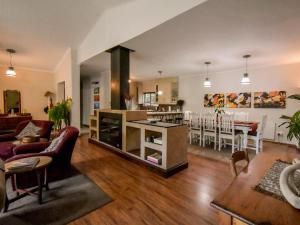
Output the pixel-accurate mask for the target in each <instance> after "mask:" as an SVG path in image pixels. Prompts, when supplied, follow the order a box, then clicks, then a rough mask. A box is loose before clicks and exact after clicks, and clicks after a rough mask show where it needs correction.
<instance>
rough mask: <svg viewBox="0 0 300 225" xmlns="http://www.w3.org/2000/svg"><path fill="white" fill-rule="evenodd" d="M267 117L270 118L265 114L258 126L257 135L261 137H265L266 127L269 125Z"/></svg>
mask: <svg viewBox="0 0 300 225" xmlns="http://www.w3.org/2000/svg"><path fill="white" fill-rule="evenodd" d="M267 118H268V117H267V115H263V116H262V118H261V120H260V122H259V124H258V127H257V131H256V133H257V136H259V137H261V138H262V137H263V135H264V132H265V128H266V125H267Z"/></svg>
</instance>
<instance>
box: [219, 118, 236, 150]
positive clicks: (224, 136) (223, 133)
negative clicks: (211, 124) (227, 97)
mask: <svg viewBox="0 0 300 225" xmlns="http://www.w3.org/2000/svg"><path fill="white" fill-rule="evenodd" d="M218 127H219V151H221V148H222V146H223V143H224V145H227V144H229V145H231V147H232V153H234V152H235V151H234V150H235V149H237V150H240V140H241V137H240V134H236V132H235V129H234V116H233V115H226V114H224V115H219V117H218ZM226 140H230V141H231V142H226Z"/></svg>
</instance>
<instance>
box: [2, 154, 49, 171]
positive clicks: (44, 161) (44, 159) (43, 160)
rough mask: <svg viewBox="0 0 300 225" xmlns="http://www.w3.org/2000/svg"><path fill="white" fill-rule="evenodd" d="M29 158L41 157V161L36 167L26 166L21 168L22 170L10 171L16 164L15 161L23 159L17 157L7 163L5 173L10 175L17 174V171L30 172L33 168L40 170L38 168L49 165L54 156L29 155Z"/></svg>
mask: <svg viewBox="0 0 300 225" xmlns="http://www.w3.org/2000/svg"><path fill="white" fill-rule="evenodd" d="M28 158H30V159H31V158H39V159H40V161H39V163H38V164H37V165H36V166H35V167H34V168H24V169H20V170H17V171H16V170H14V171H10V170H9V168H10V167H11V166H12V165H14V163H15V162H18V161H21V160H22V159H17V160H14V161H11V162H8V163H5V174H7V175H10V174H15V173H24V172H28V171H33V170H38V169H42V168H44V167H46V166H48V165H49V164H50V163H51V162H52V158H51V157H49V156H36V157H27V158H26V159H28Z"/></svg>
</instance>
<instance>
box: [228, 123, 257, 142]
mask: <svg viewBox="0 0 300 225" xmlns="http://www.w3.org/2000/svg"><path fill="white" fill-rule="evenodd" d="M258 124H259V123H258V122H254V121H253V122H248V121H234V129H235V130H237V131H242V132H243V148H247V146H248V134H249V132H251V133H252V134H255V133H256V130H257V127H258Z"/></svg>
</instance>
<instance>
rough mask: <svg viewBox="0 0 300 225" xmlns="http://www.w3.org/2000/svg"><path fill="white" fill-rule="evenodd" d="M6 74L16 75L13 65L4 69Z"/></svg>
mask: <svg viewBox="0 0 300 225" xmlns="http://www.w3.org/2000/svg"><path fill="white" fill-rule="evenodd" d="M5 74H6V76H9V77H15V76H16V71H15V70H14V67H13V66H10V67H8V69H7V70H6V73H5Z"/></svg>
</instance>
